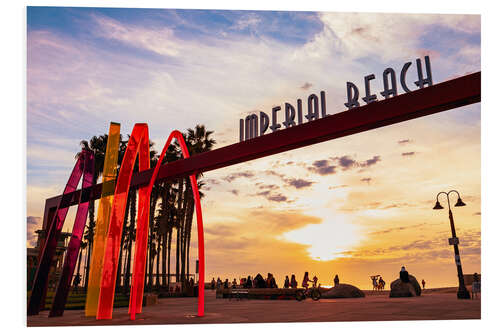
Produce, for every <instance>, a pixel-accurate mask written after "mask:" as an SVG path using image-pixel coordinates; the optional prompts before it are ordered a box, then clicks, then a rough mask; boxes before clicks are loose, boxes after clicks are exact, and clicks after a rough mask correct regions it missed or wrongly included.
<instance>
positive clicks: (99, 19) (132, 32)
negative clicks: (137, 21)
mask: <svg viewBox="0 0 500 333" xmlns="http://www.w3.org/2000/svg"><path fill="white" fill-rule="evenodd" d="M92 17H93V19H94V22H95V23H96V24H97V29H95V30H93V31H94V33H95V34H96V35H97V36H98V37H102V38H107V39H112V40H116V41H119V42H122V43H124V44H128V45H130V46H133V47H137V48H140V49H146V50H150V51H152V52H155V53H157V54H160V55H164V56H178V55H180V54H181V53H182V51H183V48H182V44H181V43H180V42H179V41H178V40H177V39H176V38H175V36H174V32H173V31H172V30H171V29H169V28H167V27H161V28H158V27H157V28H156V29H147V28H145V27H141V26H134V25H132V24H127V25H125V24H122V23H121V22H119V21H117V20H114V19H112V18H110V17H107V16H102V15H92Z"/></svg>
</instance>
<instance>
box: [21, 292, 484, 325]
mask: <svg viewBox="0 0 500 333" xmlns="http://www.w3.org/2000/svg"><path fill="white" fill-rule="evenodd" d="M196 309H197V299H196V298H163V299H160V300H159V304H157V305H153V306H148V307H144V308H143V313H142V314H138V315H137V319H136V321H131V320H129V316H128V314H127V312H128V308H118V309H115V311H114V312H113V319H112V320H100V321H97V320H96V319H95V318H86V317H85V316H84V311H83V310H70V311H65V312H64V316H63V317H58V318H48V317H47V316H48V311H43V312H41V313H40V314H39V315H38V316H31V317H28V326H68V325H131V324H132V325H148V324H204V323H271V322H331V321H377V320H432V319H440V320H444V319H480V317H481V302H480V300H458V299H457V297H456V294H454V293H432V292H429V291H427V290H426V292H425V293H424V294H422V296H420V297H413V298H389V297H388V293H387V292H384V293H368V295H367V296H366V297H365V298H354V299H335V300H333V299H322V300H319V301H317V302H315V301H312V300H311V299H308V300H306V301H303V302H297V301H295V300H241V301H238V300H229V299H216V298H215V292H214V291H212V290H208V291H206V296H205V317H203V318H198V317H197V316H196Z"/></svg>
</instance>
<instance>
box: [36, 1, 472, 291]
mask: <svg viewBox="0 0 500 333" xmlns="http://www.w3.org/2000/svg"><path fill="white" fill-rule="evenodd" d="M27 25H28V29H27V61H28V63H27V216H28V217H27V223H28V229H27V230H28V235H27V245H28V246H33V245H34V242H35V240H36V239H35V235H34V234H33V231H34V230H37V229H39V228H40V226H41V217H42V216H43V208H44V201H45V199H46V198H48V197H52V196H55V195H58V194H60V193H61V192H62V190H63V188H64V185H65V183H66V180H67V178H68V176H69V174H70V172H71V170H72V167H73V165H74V163H75V160H74V156H75V154H76V153H77V152H78V151H79V150H80V146H79V142H80V141H81V140H82V139H86V140H88V139H90V138H91V137H92V136H93V135H100V134H104V133H107V131H108V127H109V123H110V122H111V121H113V122H118V123H121V129H122V134H124V135H126V134H129V133H130V132H131V130H132V127H133V125H134V124H135V123H137V122H146V123H148V125H149V133H150V137H151V139H152V140H153V141H154V142H155V143H156V146H155V149H156V150H158V151H159V150H161V149H162V147H163V145H164V143H165V141H166V138H167V136H168V135H169V133H170V132H171V131H172V130H174V129H178V130H181V131H184V130H185V129H187V128H193V127H194V126H195V125H196V124H204V125H205V126H206V127H207V129H209V130H213V131H214V135H213V137H214V138H215V139H216V141H217V145H216V148H218V147H223V146H226V145H229V144H232V143H236V142H238V140H239V119H240V118H244V117H245V116H246V115H248V114H250V113H253V112H257V110H261V111H264V112H266V113H267V114H269V115H270V114H271V108H272V107H273V106H276V105H281V106H282V107H283V105H284V103H285V102H294V101H295V100H296V99H297V98H301V99H303V100H305V99H306V98H307V96H308V95H309V94H311V93H316V94H318V95H319V92H320V91H322V90H324V91H325V92H326V98H327V103H326V105H327V110H328V113H329V114H334V113H337V112H341V111H344V110H345V109H346V108H345V106H344V103H345V102H346V96H345V95H346V91H345V90H346V88H345V84H346V82H347V81H351V82H354V83H355V84H356V85H357V86H358V87H359V88H360V94H361V95H363V94H364V89H363V87H364V82H363V78H364V76H366V75H368V74H372V73H373V74H375V76H376V79H375V80H373V81H372V92H374V93H376V94H377V97H378V98H379V99H381V98H382V96H381V95H380V93H379V92H380V91H382V90H383V86H382V80H381V77H382V72H383V71H384V69H385V68H387V67H392V68H394V69H395V70H396V73H397V74H398V75H399V71H400V70H401V68H402V66H403V65H404V63H405V62H407V61H412V63H413V65H412V66H411V67H410V69H409V71H408V79H407V81H408V82H413V81H415V80H416V78H417V76H416V66H415V59H416V58H419V57H420V58H421V59H422V60H423V57H424V56H425V55H429V56H430V59H431V63H432V74H433V79H434V83H440V82H443V81H446V80H449V79H451V78H454V77H457V76H462V75H465V74H469V73H473V72H476V71H480V70H481V48H480V43H481V40H480V35H481V33H480V16H478V15H407V14H353V13H326V12H319V13H318V12H265V11H207V10H203V11H196V10H159V9H151V10H147V9H96V8H48V7H29V8H28V11H27ZM398 83H399V82H398ZM409 87H410V89H412V90H413V89H416V86H415V85H414V84H413V83H412V84H411V86H410V85H409ZM398 92H399V93H400V94H401V93H403V90H402V88H401V87H400V85H399V84H398ZM361 104H362V105H363V104H364V103H363V102H361ZM280 117H281V118H280V120H281V121H284V119H283V113H280ZM480 124H481V114H480V104H474V105H471V106H467V107H462V108H459V109H454V110H450V111H446V112H443V113H439V114H436V115H432V116H427V117H424V118H419V119H416V120H411V121H409V122H405V123H400V124H396V125H392V126H388V127H383V128H379V129H376V130H371V131H368V132H364V133H361V134H356V135H352V136H348V137H344V138H340V139H336V140H333V141H328V142H324V143H321V144H316V145H313V146H308V147H305V148H301V149H297V150H292V151H288V152H285V153H281V154H278V155H273V156H269V157H266V158H262V159H259V160H254V161H251V162H245V163H242V164H237V165H233V166H230V167H226V168H223V169H219V170H215V171H211V172H207V173H205V174H204V180H205V182H206V183H207V186H206V187H205V188H204V190H203V192H204V193H205V195H206V196H205V199H204V202H203V213H204V220H205V237H206V242H205V247H206V265H207V266H206V267H207V274H206V279H207V280H211V278H212V277H217V276H220V277H221V278H231V279H232V278H234V277H236V278H238V277H243V276H245V277H246V276H247V275H252V276H254V275H255V274H256V273H258V272H260V273H261V274H263V275H264V274H267V272H271V273H273V274H274V275H275V276H276V277H277V281H278V284H279V285H280V286H281V285H282V283H283V280H284V277H285V275H290V274H295V275H296V276H297V277H298V278H299V279H301V278H302V276H303V274H304V271H306V270H307V271H309V272H310V274H311V276H312V275H317V276H318V277H319V280H320V282H321V283H322V284H324V285H331V284H333V282H332V280H333V276H334V275H335V274H339V277H340V281H341V282H344V283H351V284H354V285H357V286H358V287H361V288H369V287H370V279H369V275H374V274H381V275H382V276H383V277H384V279H385V280H386V281H387V282H391V281H393V280H394V279H396V278H397V274H398V271H399V269H400V267H401V266H402V265H405V266H406V267H407V269H408V270H409V272H410V274H413V275H415V276H416V277H417V278H418V279H419V280H421V279H422V278H424V279H425V280H426V281H427V283H428V287H441V286H455V285H456V284H457V278H456V268H455V262H454V258H453V248H452V247H450V246H449V245H448V238H449V237H451V235H450V227H449V222H448V214H447V212H446V210H440V211H435V210H432V207H433V206H434V203H435V197H436V194H437V193H438V192H440V191H448V190H451V189H456V190H458V191H459V192H460V193H461V195H462V199H463V200H464V202H465V203H466V204H467V206H465V207H457V208H454V209H453V212H454V216H455V224H456V229H457V234H458V237H459V238H460V251H461V256H462V263H463V268H464V273H466V274H467V273H474V272H480V270H481V258H480V255H481V183H480V180H481V173H480V171H481V164H480V162H481V158H480V157H481V140H480V139H481V128H480ZM451 201H452V204H454V203H455V202H456V197H452V198H451ZM441 203H442V204H443V206H445V208H446V205H445V200H444V197H441ZM75 211H76V209H75V208H74V207H73V208H72V210H71V211H70V215H69V216H70V217H71V216H73V215H74V212H75ZM71 222H72V219H71V218H68V219H67V221H66V225H65V227H64V231H70V230H71V227H72V223H71ZM193 232H196V230H194V231H193ZM193 235H195V234H193ZM196 245H197V244H196V240H194V243H193V245H192V246H193V249H192V250H191V254H194V253H197V251H196V250H195V249H196ZM191 259H192V261H193V262H194V260H195V259H196V258H195V257H192V258H191Z"/></svg>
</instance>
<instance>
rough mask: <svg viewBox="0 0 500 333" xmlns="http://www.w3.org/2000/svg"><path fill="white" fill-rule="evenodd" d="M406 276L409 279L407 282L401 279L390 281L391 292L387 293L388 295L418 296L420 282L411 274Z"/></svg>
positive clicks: (420, 290)
mask: <svg viewBox="0 0 500 333" xmlns="http://www.w3.org/2000/svg"><path fill="white" fill-rule="evenodd" d="M408 278H409V279H410V282H409V283H405V282H403V281H401V279H397V280H394V281H392V283H391V293H390V294H389V297H413V296H420V294H421V293H422V289H421V288H420V284H419V283H418V281H417V279H416V278H415V277H414V276H413V275H409V276H408Z"/></svg>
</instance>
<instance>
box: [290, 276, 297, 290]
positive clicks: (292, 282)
mask: <svg viewBox="0 0 500 333" xmlns="http://www.w3.org/2000/svg"><path fill="white" fill-rule="evenodd" d="M290 287H291V288H293V289H296V288H297V280H296V279H295V274H292V279H291V280H290Z"/></svg>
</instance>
